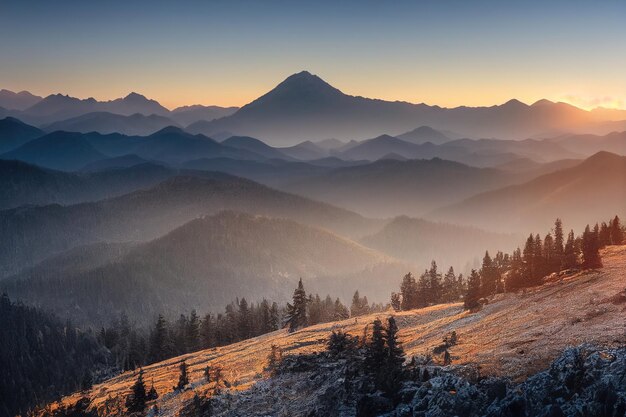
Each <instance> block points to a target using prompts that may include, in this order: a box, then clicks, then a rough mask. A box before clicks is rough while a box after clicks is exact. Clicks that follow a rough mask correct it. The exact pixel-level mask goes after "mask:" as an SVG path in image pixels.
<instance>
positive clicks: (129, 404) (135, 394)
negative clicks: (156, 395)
mask: <svg viewBox="0 0 626 417" xmlns="http://www.w3.org/2000/svg"><path fill="white" fill-rule="evenodd" d="M146 400H147V395H146V386H145V384H144V382H143V370H141V369H140V370H139V376H138V377H137V381H135V384H134V385H133V386H132V388H131V393H130V394H129V395H128V396H127V397H126V410H127V411H128V413H143V412H144V410H145V409H146Z"/></svg>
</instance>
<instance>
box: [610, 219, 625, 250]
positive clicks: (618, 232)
mask: <svg viewBox="0 0 626 417" xmlns="http://www.w3.org/2000/svg"><path fill="white" fill-rule="evenodd" d="M623 243H624V232H623V231H622V225H621V223H620V219H619V217H618V216H615V217H614V218H613V220H611V245H622V244H623Z"/></svg>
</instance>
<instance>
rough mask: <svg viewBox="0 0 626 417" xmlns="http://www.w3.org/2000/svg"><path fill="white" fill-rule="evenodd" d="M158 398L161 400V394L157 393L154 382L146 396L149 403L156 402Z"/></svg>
mask: <svg viewBox="0 0 626 417" xmlns="http://www.w3.org/2000/svg"><path fill="white" fill-rule="evenodd" d="M157 398H159V393H158V392H157V390H156V388H154V381H152V385H151V386H150V390H149V391H148V394H147V395H146V399H147V400H148V401H153V400H156V399H157Z"/></svg>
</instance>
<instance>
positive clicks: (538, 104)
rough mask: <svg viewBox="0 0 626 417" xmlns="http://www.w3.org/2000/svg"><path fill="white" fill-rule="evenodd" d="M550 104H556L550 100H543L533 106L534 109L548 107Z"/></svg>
mask: <svg viewBox="0 0 626 417" xmlns="http://www.w3.org/2000/svg"><path fill="white" fill-rule="evenodd" d="M550 104H554V102H553V101H550V100H548V99H545V98H542V99H541V100H537V101H535V102H534V103H533V104H532V107H539V106H548V105H550Z"/></svg>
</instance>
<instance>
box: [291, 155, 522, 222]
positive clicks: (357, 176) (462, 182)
mask: <svg viewBox="0 0 626 417" xmlns="http://www.w3.org/2000/svg"><path fill="white" fill-rule="evenodd" d="M517 180H519V177H517V176H516V175H515V174H512V173H507V172H504V171H499V170H495V169H492V168H475V167H470V166H468V165H464V164H461V163H458V162H451V161H446V160H442V159H430V160H409V161H399V160H391V159H385V160H380V161H376V162H372V163H370V164H366V165H358V166H354V167H346V168H338V169H336V170H333V171H331V172H329V173H327V174H324V175H321V176H318V177H313V178H310V179H305V180H302V181H298V182H294V183H293V184H290V185H287V186H284V187H282V188H284V189H286V190H290V191H292V192H295V193H298V194H301V195H305V196H308V197H310V198H313V199H316V200H321V201H325V202H329V203H331V202H332V203H331V204H335V205H338V206H341V207H346V208H350V209H351V210H356V211H358V212H359V213H363V214H365V215H367V216H377V217H379V216H383V217H386V216H397V215H402V214H409V215H413V216H415V215H420V214H423V213H425V212H427V211H430V210H433V209H434V208H437V207H440V206H443V205H446V204H450V202H451V201H458V200H460V199H462V198H464V197H463V196H467V197H469V196H472V195H474V194H476V193H478V192H481V191H487V190H491V189H496V188H500V187H502V186H504V185H510V184H512V183H515V182H516V181H517ZM446 202H448V203H446Z"/></svg>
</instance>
